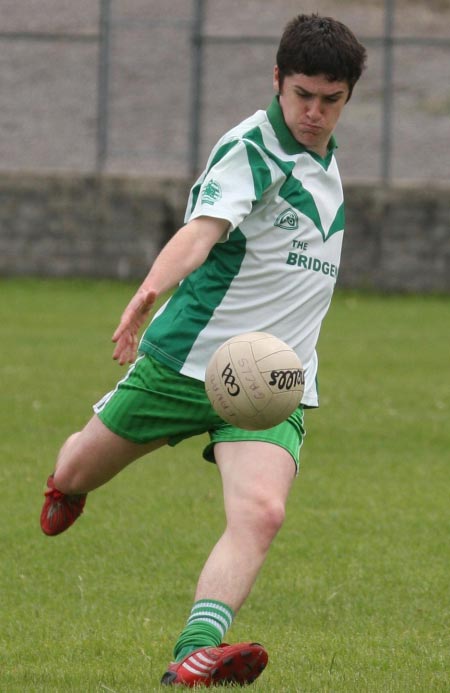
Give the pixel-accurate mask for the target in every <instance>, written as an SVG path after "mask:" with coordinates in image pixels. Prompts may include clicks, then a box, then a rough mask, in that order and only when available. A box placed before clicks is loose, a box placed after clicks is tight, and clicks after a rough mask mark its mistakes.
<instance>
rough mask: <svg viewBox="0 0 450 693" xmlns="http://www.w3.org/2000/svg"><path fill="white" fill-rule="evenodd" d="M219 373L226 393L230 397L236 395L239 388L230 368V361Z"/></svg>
mask: <svg viewBox="0 0 450 693" xmlns="http://www.w3.org/2000/svg"><path fill="white" fill-rule="evenodd" d="M221 375H222V380H223V384H224V385H225V387H226V390H227V392H228V394H229V395H230V396H231V397H237V396H238V394H239V393H240V391H241V388H240V387H239V385H238V384H237V382H236V378H235V376H234V373H233V369H232V368H231V364H230V363H227V365H226V366H225V368H224V369H223V371H222V374H221Z"/></svg>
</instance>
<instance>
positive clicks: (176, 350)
mask: <svg viewBox="0 0 450 693" xmlns="http://www.w3.org/2000/svg"><path fill="white" fill-rule="evenodd" d="M245 248H246V239H245V236H244V235H243V234H242V232H241V231H240V229H239V228H237V229H234V231H232V232H231V234H230V236H229V239H228V240H227V241H226V242H225V243H216V245H215V246H214V247H213V249H212V250H211V252H210V254H209V255H208V257H207V259H206V261H205V262H204V263H203V265H201V266H200V267H199V268H198V269H197V270H195V272H193V273H192V274H190V275H189V276H188V277H187V278H186V279H185V280H184V281H183V282H182V283H181V284H180V286H179V287H178V289H177V290H176V292H175V293H174V295H173V296H172V298H171V299H170V300H169V302H168V304H167V306H166V308H165V309H164V311H163V312H162V313H161V314H160V315H158V316H157V317H156V318H155V319H154V320H153V322H152V323H151V324H150V326H149V327H148V328H147V330H146V332H145V334H144V337H143V339H142V341H141V344H140V350H141V351H145V352H146V353H149V354H152V355H153V356H154V357H155V358H156V359H158V360H159V361H162V362H163V363H165V364H166V365H168V366H170V367H171V368H175V369H176V370H179V369H180V368H181V367H182V365H183V363H184V362H185V360H186V358H187V356H188V354H189V352H190V351H191V348H192V345H193V344H194V342H195V340H196V339H197V337H198V335H199V333H200V332H201V331H202V330H203V328H204V327H206V325H207V324H208V322H209V321H210V319H211V317H212V315H213V313H214V311H215V309H216V308H217V307H218V306H219V305H220V303H221V301H222V300H223V298H224V296H225V295H226V293H227V291H228V289H229V287H230V284H231V282H232V281H233V279H234V277H235V276H236V275H237V274H238V272H239V269H240V267H241V264H242V261H243V259H244V256H245Z"/></svg>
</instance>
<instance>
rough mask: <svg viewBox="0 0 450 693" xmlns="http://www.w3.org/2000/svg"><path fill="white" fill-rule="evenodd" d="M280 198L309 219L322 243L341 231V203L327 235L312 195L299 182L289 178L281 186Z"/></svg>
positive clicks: (342, 205) (342, 213)
mask: <svg viewBox="0 0 450 693" xmlns="http://www.w3.org/2000/svg"><path fill="white" fill-rule="evenodd" d="M280 196H281V197H283V198H284V199H285V200H286V202H289V204H290V205H292V206H293V207H296V208H297V209H298V210H299V211H300V212H301V213H302V214H304V215H305V216H307V217H308V218H309V219H311V221H312V222H313V224H314V226H315V227H316V228H317V229H318V230H319V231H320V233H321V234H322V238H323V240H324V241H327V240H328V239H329V238H330V236H332V235H333V234H334V233H336V232H338V231H343V229H344V204H343V203H342V204H341V206H340V207H339V209H338V210H337V212H336V216H335V218H334V220H333V222H332V224H331V226H330V228H329V230H328V233H327V232H326V231H325V230H324V228H323V226H322V220H321V218H320V214H319V210H318V209H317V205H316V202H315V200H314V197H313V195H312V194H311V193H310V192H309V191H308V190H306V189H305V188H304V187H303V186H302V184H301V183H300V181H299V180H297V179H296V178H294V177H293V176H290V177H289V178H288V179H287V180H286V181H285V182H284V183H283V185H282V186H281V188H280Z"/></svg>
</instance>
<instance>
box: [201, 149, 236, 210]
mask: <svg viewBox="0 0 450 693" xmlns="http://www.w3.org/2000/svg"><path fill="white" fill-rule="evenodd" d="M237 143H238V140H232V141H231V142H227V143H226V144H223V145H222V146H221V147H219V149H218V150H217V152H216V153H215V155H214V157H213V158H212V160H211V162H210V164H209V166H208V168H207V170H206V171H205V174H204V175H203V176H202V178H201V179H200V181H199V182H198V183H197V185H195V186H194V187H193V189H192V205H191V214H192V212H193V210H194V207H195V205H196V204H197V200H198V196H199V194H200V188H201V187H202V183H203V181H204V180H205V178H206V176H207V175H208V173H209V171H210V170H211V169H212V167H213V166H215V165H216V164H217V162H219V161H220V160H221V159H223V157H224V156H226V155H227V154H228V152H229V151H230V150H231V149H233V147H235V146H236V145H237Z"/></svg>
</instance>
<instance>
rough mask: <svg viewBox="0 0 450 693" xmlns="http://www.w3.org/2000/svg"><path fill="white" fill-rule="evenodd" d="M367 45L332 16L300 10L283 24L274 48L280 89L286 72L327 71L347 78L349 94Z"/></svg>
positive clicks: (343, 79)
mask: <svg viewBox="0 0 450 693" xmlns="http://www.w3.org/2000/svg"><path fill="white" fill-rule="evenodd" d="M366 56H367V53H366V49H365V48H364V46H363V45H362V44H361V43H360V42H359V41H358V40H357V38H356V37H355V35H354V34H353V33H352V32H351V31H350V29H349V28H348V27H347V26H345V24H342V22H338V21H337V20H336V19H333V18H332V17H320V16H319V15H318V14H311V15H307V14H299V15H298V16H297V17H294V18H293V19H292V20H291V21H290V22H289V23H288V24H287V26H286V28H285V30H284V32H283V35H282V37H281V41H280V45H279V47H278V52H277V65H278V71H279V82H280V85H279V86H280V89H281V86H282V84H283V80H284V78H285V77H286V76H287V75H293V74H299V73H301V74H304V75H307V76H308V77H311V76H313V75H320V74H322V75H326V77H327V78H328V79H329V80H330V82H335V81H336V82H347V84H348V86H349V89H350V92H349V96H348V98H350V96H351V94H352V91H353V87H354V86H355V84H356V82H357V81H358V79H359V78H360V77H361V73H362V71H363V69H364V67H365V62H366Z"/></svg>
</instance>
